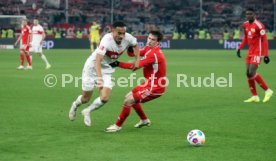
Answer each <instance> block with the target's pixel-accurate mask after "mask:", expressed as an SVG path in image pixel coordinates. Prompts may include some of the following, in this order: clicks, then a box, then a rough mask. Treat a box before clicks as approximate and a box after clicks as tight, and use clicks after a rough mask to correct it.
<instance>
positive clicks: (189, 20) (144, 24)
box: [0, 0, 276, 40]
mask: <svg viewBox="0 0 276 161" xmlns="http://www.w3.org/2000/svg"><path fill="white" fill-rule="evenodd" d="M247 7H252V8H254V9H255V10H256V13H257V19H259V20H261V21H262V22H263V23H264V24H265V26H266V28H267V33H268V39H270V40H271V39H273V38H274V34H273V30H275V21H274V19H275V16H274V15H276V14H275V12H276V11H275V8H276V7H275V0H242V1H241V0H99V1H97V0H1V1H0V15H26V17H27V18H28V19H29V20H30V22H31V20H32V18H34V17H36V18H38V19H39V20H40V22H41V25H42V26H43V27H44V29H45V31H46V33H47V37H49V38H87V37H88V35H89V27H90V26H91V24H92V22H93V21H96V22H97V23H98V24H99V25H100V26H101V30H100V33H101V34H102V35H103V34H105V33H106V32H109V31H110V26H111V24H112V22H114V21H117V20H120V21H124V22H125V23H126V24H127V26H128V29H127V30H128V32H129V33H132V34H134V35H136V36H137V37H144V36H146V33H147V32H148V31H149V30H152V29H159V30H161V31H163V32H164V33H165V35H166V38H168V39H241V38H242V36H243V32H242V24H243V22H244V21H245V20H246V19H245V14H244V11H245V9H246V8H247ZM273 17H274V18H273ZM0 27H1V30H0V31H1V34H0V36H1V38H11V37H13V36H15V33H17V32H18V31H19V28H18V27H16V26H13V25H11V24H9V23H1V26H0Z"/></svg>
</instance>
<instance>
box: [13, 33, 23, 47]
mask: <svg viewBox="0 0 276 161" xmlns="http://www.w3.org/2000/svg"><path fill="white" fill-rule="evenodd" d="M21 39H22V34H20V35H19V37H18V38H17V40H16V42H15V43H14V46H17V44H18V42H19V41H20V40H21Z"/></svg>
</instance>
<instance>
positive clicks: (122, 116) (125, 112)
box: [115, 103, 147, 127]
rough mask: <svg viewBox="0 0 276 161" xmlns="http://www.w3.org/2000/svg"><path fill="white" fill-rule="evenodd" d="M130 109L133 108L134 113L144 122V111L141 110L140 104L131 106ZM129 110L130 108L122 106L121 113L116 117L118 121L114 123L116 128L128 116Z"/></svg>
mask: <svg viewBox="0 0 276 161" xmlns="http://www.w3.org/2000/svg"><path fill="white" fill-rule="evenodd" d="M132 107H133V108H134V110H135V111H136V113H137V114H138V115H139V117H140V119H141V120H146V119H147V116H146V114H145V112H144V110H143V109H142V106H141V104H140V103H136V104H134V105H132ZM130 110H131V107H129V106H126V105H123V108H122V111H121V113H120V115H119V117H118V119H117V121H116V123H115V124H116V125H117V126H120V127H121V126H122V125H123V124H124V122H125V120H126V118H127V117H128V115H129V114H130Z"/></svg>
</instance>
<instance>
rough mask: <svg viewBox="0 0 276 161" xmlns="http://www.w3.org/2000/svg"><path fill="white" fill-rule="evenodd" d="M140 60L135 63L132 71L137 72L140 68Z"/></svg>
mask: <svg viewBox="0 0 276 161" xmlns="http://www.w3.org/2000/svg"><path fill="white" fill-rule="evenodd" d="M139 62H140V61H139V60H136V61H135V62H134V63H133V68H132V70H133V71H135V70H137V69H138V68H139Z"/></svg>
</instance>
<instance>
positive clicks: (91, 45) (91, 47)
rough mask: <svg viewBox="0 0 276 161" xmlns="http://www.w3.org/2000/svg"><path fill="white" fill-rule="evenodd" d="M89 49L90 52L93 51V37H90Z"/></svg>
mask: <svg viewBox="0 0 276 161" xmlns="http://www.w3.org/2000/svg"><path fill="white" fill-rule="evenodd" d="M90 49H91V52H93V51H94V40H93V37H91V38H90Z"/></svg>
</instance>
